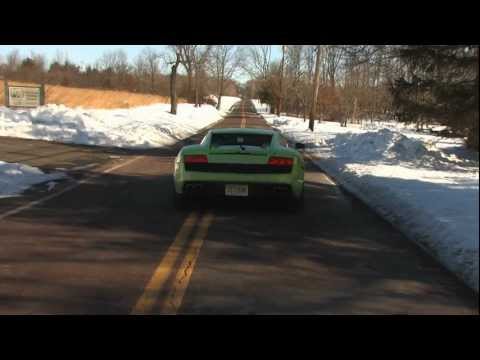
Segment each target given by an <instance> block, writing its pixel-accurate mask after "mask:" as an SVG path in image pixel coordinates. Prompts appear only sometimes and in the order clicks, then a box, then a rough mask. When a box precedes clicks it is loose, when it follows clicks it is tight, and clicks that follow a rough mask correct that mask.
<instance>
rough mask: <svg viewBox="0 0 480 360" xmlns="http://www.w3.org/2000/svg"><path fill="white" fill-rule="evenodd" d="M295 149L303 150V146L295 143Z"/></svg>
mask: <svg viewBox="0 0 480 360" xmlns="http://www.w3.org/2000/svg"><path fill="white" fill-rule="evenodd" d="M295 149H297V150H300V149H305V144H302V143H295Z"/></svg>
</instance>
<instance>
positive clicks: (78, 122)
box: [0, 97, 230, 148]
mask: <svg viewBox="0 0 480 360" xmlns="http://www.w3.org/2000/svg"><path fill="white" fill-rule="evenodd" d="M226 98H227V99H225V100H222V103H223V101H225V107H226V106H228V102H229V101H230V100H229V99H228V97H226ZM222 108H223V105H222ZM169 111H170V105H169V104H155V105H149V106H141V107H135V108H129V109H111V110H91V109H89V110H86V109H82V108H75V109H72V108H68V107H66V106H63V105H51V104H50V105H46V106H42V107H39V108H36V109H29V110H13V109H9V108H6V107H3V106H1V107H0V136H13V137H21V138H28V139H41V140H51V141H59V142H67V143H75V144H87V145H102V146H115V147H126V148H152V147H160V146H165V145H171V144H173V143H175V142H176V141H178V140H181V139H184V138H186V137H188V136H191V135H193V134H195V133H196V132H197V131H198V130H199V129H201V128H204V127H206V126H208V125H210V124H212V123H214V122H216V121H219V120H220V119H221V118H222V112H219V111H217V110H216V109H215V108H214V107H213V106H211V105H202V106H201V107H198V108H195V107H194V105H193V104H178V109H177V115H172V114H170V112H169Z"/></svg>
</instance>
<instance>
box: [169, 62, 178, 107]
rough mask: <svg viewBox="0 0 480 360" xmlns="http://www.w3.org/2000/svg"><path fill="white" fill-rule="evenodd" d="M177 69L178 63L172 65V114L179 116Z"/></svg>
mask: <svg viewBox="0 0 480 360" xmlns="http://www.w3.org/2000/svg"><path fill="white" fill-rule="evenodd" d="M177 67H178V61H177V62H176V63H175V64H173V65H172V73H171V74H170V112H171V113H172V114H177V87H176V83H177Z"/></svg>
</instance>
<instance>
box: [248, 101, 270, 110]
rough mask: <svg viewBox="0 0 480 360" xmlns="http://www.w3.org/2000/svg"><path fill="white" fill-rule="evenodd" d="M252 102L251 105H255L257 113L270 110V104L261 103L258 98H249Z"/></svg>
mask: <svg viewBox="0 0 480 360" xmlns="http://www.w3.org/2000/svg"><path fill="white" fill-rule="evenodd" d="M251 101H252V103H253V106H254V107H255V110H256V111H257V113H259V114H261V113H269V112H270V106H269V105H268V104H263V103H262V102H261V101H260V99H252V100H251Z"/></svg>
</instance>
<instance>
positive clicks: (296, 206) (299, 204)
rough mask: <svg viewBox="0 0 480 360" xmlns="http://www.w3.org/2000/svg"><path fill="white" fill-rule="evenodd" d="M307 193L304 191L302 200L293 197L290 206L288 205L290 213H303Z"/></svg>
mask: <svg viewBox="0 0 480 360" xmlns="http://www.w3.org/2000/svg"><path fill="white" fill-rule="evenodd" d="M304 194H305V192H304V191H303V189H302V194H301V195H300V198H298V199H297V198H296V197H294V196H293V195H292V197H291V199H290V201H289V204H288V208H289V210H290V211H293V212H299V211H302V210H303V208H304V207H305V196H304Z"/></svg>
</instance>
